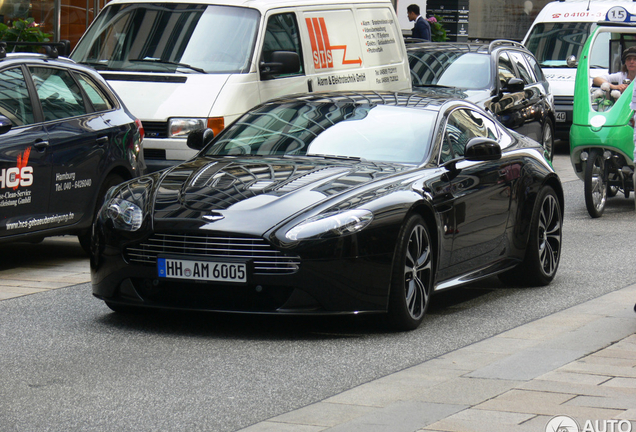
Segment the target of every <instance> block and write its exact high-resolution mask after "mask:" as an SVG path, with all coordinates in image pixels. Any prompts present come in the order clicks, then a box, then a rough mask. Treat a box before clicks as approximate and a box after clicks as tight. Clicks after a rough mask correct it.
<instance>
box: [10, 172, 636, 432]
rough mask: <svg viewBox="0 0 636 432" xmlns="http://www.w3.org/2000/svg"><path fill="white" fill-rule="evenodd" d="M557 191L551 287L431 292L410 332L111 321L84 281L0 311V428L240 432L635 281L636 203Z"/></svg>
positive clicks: (328, 323) (319, 324)
mask: <svg viewBox="0 0 636 432" xmlns="http://www.w3.org/2000/svg"><path fill="white" fill-rule="evenodd" d="M564 188H565V194H566V210H565V221H564V239H563V255H562V258H561V265H560V268H559V272H558V274H557V277H556V279H555V280H554V282H553V283H552V284H551V285H550V286H548V287H542V288H510V287H505V286H502V285H501V284H500V283H499V281H498V280H497V279H496V278H491V279H488V280H486V281H482V282H481V283H479V284H476V285H472V286H470V287H467V288H464V289H459V290H454V291H451V292H448V293H443V294H440V295H438V296H436V297H435V298H434V299H433V303H432V305H431V309H430V310H429V316H428V317H427V318H426V320H425V321H424V324H423V325H422V326H421V327H420V328H419V329H417V330H416V331H413V332H408V333H388V332H385V331H384V329H383V327H382V326H381V325H379V324H378V323H377V320H376V319H374V318H371V317H348V318H337V319H334V318H329V319H316V318H312V319H305V318H289V317H258V316H257V317H254V316H239V315H212V314H192V313H189V314H176V313H156V314H150V315H142V316H134V317H130V316H120V315H117V314H114V313H111V312H110V310H109V309H108V308H107V307H106V306H105V305H104V304H103V303H102V302H100V301H98V300H96V299H94V298H93V297H92V296H91V294H90V286H89V285H88V284H82V285H77V286H74V287H70V288H62V289H58V290H52V291H49V292H45V293H39V294H34V295H29V296H24V297H19V298H15V299H9V300H5V301H0V431H2V432H5V431H77V430H81V431H122V430H130V431H133V430H134V431H142V430H143V431H150V430H153V431H154V430H163V431H167V430H188V431H197V430H205V431H219V432H222V431H235V430H237V429H240V428H242V427H246V426H249V425H250V424H253V423H256V422H258V421H262V420H265V419H268V418H270V417H272V416H275V415H278V414H282V413H284V412H287V411H289V410H292V409H296V408H299V407H302V406H305V405H307V404H310V403H313V402H317V401H319V400H322V399H324V398H326V397H329V396H333V395H335V394H338V393H340V392H342V391H344V390H347V389H350V388H352V387H354V386H356V385H359V384H362V383H365V382H368V381H370V380H374V379H377V378H380V377H382V376H385V375H388V374H390V373H393V372H396V371H399V370H402V369H405V368H407V367H409V366H412V365H415V364H419V363H421V362H423V361H426V360H429V359H431V358H434V357H437V356H440V355H442V354H444V353H446V352H449V351H452V350H455V349H457V348H461V347H464V346H466V345H468V344H471V343H473V342H476V341H479V340H482V339H484V338H487V337H489V336H492V335H495V334H498V333H501V332H503V331H505V330H508V329H511V328H514V327H517V326H519V325H521V324H524V323H527V322H530V321H532V320H535V319H538V318H541V317H544V316H547V315H550V314H552V313H554V312H556V311H560V310H563V309H565V308H568V307H570V306H573V305H576V304H579V303H582V302H584V301H587V300H589V299H592V298H596V297H598V296H601V295H603V294H605V293H608V292H611V291H614V290H617V289H620V288H623V287H626V286H628V285H631V284H633V283H634V282H636V265H635V264H636V260H635V259H634V245H635V244H636V230H635V229H634V227H635V224H634V222H635V220H636V219H635V218H636V216H635V213H634V200H633V199H629V200H627V199H624V198H614V199H612V200H610V201H609V203H608V207H607V209H606V211H605V214H604V216H603V217H602V218H600V219H591V218H590V217H589V216H588V214H587V211H586V209H585V203H584V201H583V184H582V182H580V181H570V182H566V183H564ZM635 301H636V299H635Z"/></svg>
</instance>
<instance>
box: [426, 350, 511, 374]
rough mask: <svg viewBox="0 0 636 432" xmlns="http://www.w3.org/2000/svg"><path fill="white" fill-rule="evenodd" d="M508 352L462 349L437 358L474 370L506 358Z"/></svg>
mask: <svg viewBox="0 0 636 432" xmlns="http://www.w3.org/2000/svg"><path fill="white" fill-rule="evenodd" d="M505 357H506V354H502V353H492V352H480V351H470V350H465V349H460V350H457V351H453V352H450V353H448V354H444V355H443V356H441V357H438V358H437V359H436V360H439V361H440V362H445V363H447V364H450V365H452V367H454V368H455V367H457V368H460V369H466V370H473V369H476V368H480V367H484V366H487V365H489V364H492V363H494V362H495V361H497V360H500V359H502V358H505Z"/></svg>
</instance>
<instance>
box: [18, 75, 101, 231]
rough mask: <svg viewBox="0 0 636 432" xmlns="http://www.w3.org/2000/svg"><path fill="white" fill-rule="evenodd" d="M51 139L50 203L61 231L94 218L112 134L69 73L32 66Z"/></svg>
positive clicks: (50, 211)
mask: <svg viewBox="0 0 636 432" xmlns="http://www.w3.org/2000/svg"><path fill="white" fill-rule="evenodd" d="M29 72H30V73H31V76H32V78H33V82H34V83H35V88H36V92H37V95H38V99H39V101H40V104H41V107H42V114H43V117H44V123H43V124H44V127H45V128H46V131H47V133H48V137H49V151H50V163H51V187H50V194H51V202H50V204H49V213H50V214H51V215H53V216H55V217H58V218H60V222H59V224H60V225H71V224H74V223H77V222H79V221H80V220H81V219H82V218H83V217H84V216H85V215H87V214H88V215H91V217H92V213H93V207H94V204H93V201H94V196H95V195H96V193H97V190H98V188H99V179H100V178H101V173H102V171H103V169H104V167H102V166H101V163H102V161H104V160H105V158H104V153H105V146H106V145H107V144H108V141H109V136H108V131H107V130H105V125H104V121H103V119H101V117H100V115H99V114H98V113H93V112H92V111H93V108H92V105H91V104H90V102H89V101H87V100H85V97H84V94H83V93H82V90H81V89H80V85H79V84H78V82H77V81H76V80H75V79H74V78H73V76H72V74H71V72H70V71H69V70H67V69H61V68H53V67H42V66H30V67H29Z"/></svg>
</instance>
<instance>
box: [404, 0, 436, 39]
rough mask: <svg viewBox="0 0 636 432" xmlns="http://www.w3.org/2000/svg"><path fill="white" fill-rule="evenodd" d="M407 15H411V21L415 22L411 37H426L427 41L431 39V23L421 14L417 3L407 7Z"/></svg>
mask: <svg viewBox="0 0 636 432" xmlns="http://www.w3.org/2000/svg"><path fill="white" fill-rule="evenodd" d="M406 15H407V16H408V17H409V21H411V22H415V26H414V27H413V32H412V34H411V37H412V38H414V39H424V40H426V41H430V40H431V24H430V23H429V22H428V20H427V19H425V18H424V17H423V16H422V15H420V7H419V6H418V5H416V4H412V5H409V6H408V7H407V8H406Z"/></svg>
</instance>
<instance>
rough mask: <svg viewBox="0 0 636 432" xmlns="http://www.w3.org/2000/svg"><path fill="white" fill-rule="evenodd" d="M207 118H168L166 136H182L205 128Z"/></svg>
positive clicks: (184, 136)
mask: <svg viewBox="0 0 636 432" xmlns="http://www.w3.org/2000/svg"><path fill="white" fill-rule="evenodd" d="M206 127H207V119H203V118H200V119H197V118H173V119H170V120H168V138H174V137H183V138H186V137H187V136H188V134H189V133H190V132H192V131H194V130H198V129H205V128H206Z"/></svg>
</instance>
